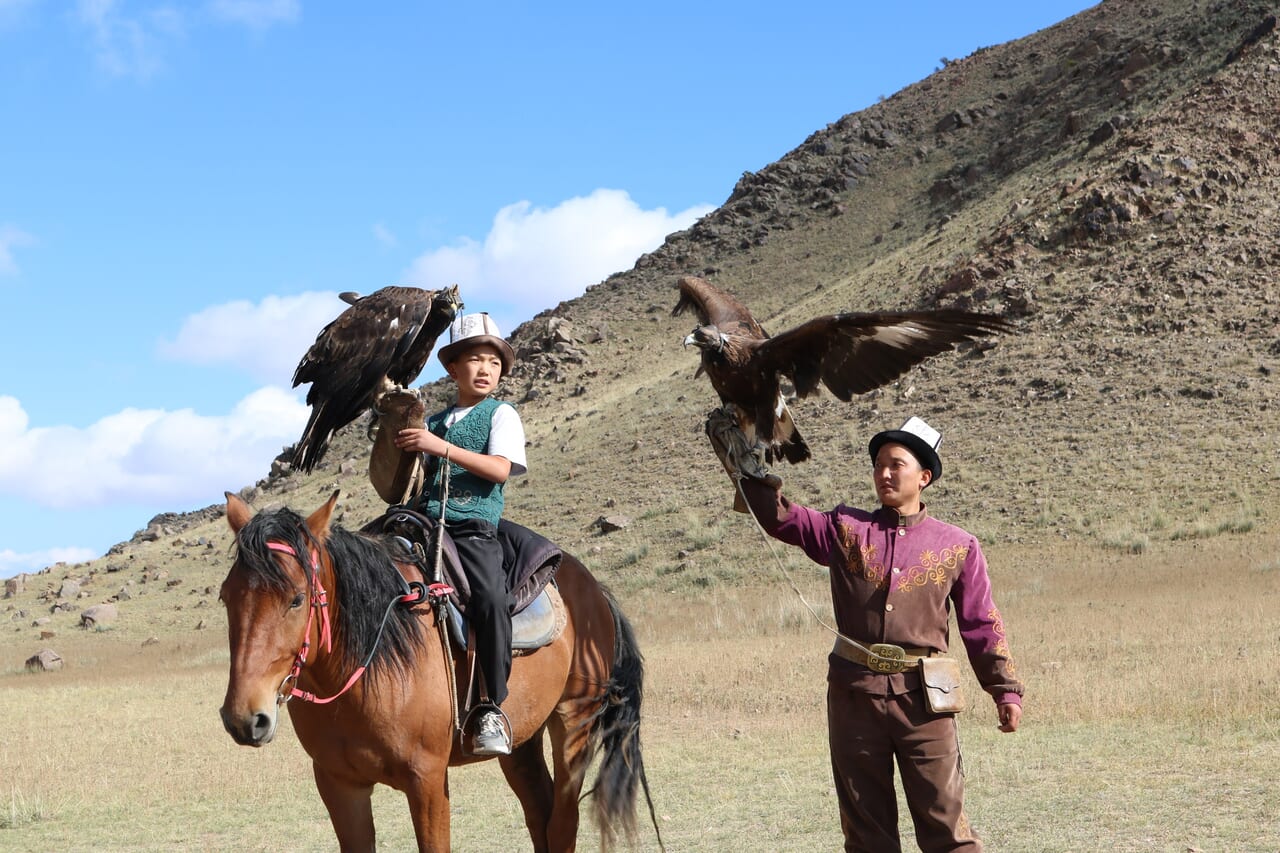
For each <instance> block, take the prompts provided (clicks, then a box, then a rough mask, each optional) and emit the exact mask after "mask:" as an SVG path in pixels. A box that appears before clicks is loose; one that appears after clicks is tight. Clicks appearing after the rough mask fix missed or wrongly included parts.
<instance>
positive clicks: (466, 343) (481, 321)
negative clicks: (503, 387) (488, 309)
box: [436, 312, 516, 376]
mask: <svg viewBox="0 0 1280 853" xmlns="http://www.w3.org/2000/svg"><path fill="white" fill-rule="evenodd" d="M477 344H489V345H490V346H492V347H493V348H495V349H496V350H497V351H498V357H499V358H501V359H502V375H503V376H506V375H507V374H508V373H510V372H511V367H512V365H514V364H515V363H516V354H515V350H513V349H511V344H509V343H507V342H506V340H505V339H503V337H502V333H501V332H499V331H498V324H497V323H495V322H493V318H492V317H490V316H489V315H488V314H487V313H484V312H481V313H478V314H463V315H462V316H461V317H458V318H457V319H455V320H454V321H453V322H452V323H451V324H450V325H449V345H448V346H443V347H440V349H439V350H437V351H436V356H437V357H438V358H439V359H440V363H441V364H443V365H444V366H445V367H448V366H449V364H450V363H451V362H452V361H453V360H454V359H455V358H457V357H458V356H459V355H461V354H462V353H463V352H464V351H465V350H468V349H470V348H471V347H473V346H476V345H477Z"/></svg>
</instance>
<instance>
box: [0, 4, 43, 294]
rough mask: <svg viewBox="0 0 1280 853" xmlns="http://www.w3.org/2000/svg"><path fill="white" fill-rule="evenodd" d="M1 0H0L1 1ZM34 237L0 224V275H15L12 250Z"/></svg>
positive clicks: (34, 239)
mask: <svg viewBox="0 0 1280 853" xmlns="http://www.w3.org/2000/svg"><path fill="white" fill-rule="evenodd" d="M2 1H3V0H0V2H2ZM35 242H36V238H34V237H32V236H31V235H30V234H28V233H27V232H25V231H23V230H21V229H19V228H15V227H14V226H12V225H0V276H4V275H17V274H18V264H17V261H15V260H14V259H13V250H14V249H20V248H23V247H26V246H33V245H35Z"/></svg>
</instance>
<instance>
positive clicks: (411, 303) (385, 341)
mask: <svg viewBox="0 0 1280 853" xmlns="http://www.w3.org/2000/svg"><path fill="white" fill-rule="evenodd" d="M340 298H341V299H342V300H343V301H344V302H346V303H348V304H349V305H350V306H351V307H349V308H347V309H346V310H345V311H343V312H342V313H341V314H339V315H338V317H337V318H336V319H335V320H334V321H333V322H331V323H330V324H329V325H327V326H325V327H324V328H323V329H321V330H320V334H318V335H316V341H315V343H313V344H312V345H311V349H309V350H307V354H306V355H304V356H303V357H302V361H300V362H298V369H297V370H296V371H294V374H293V387H295V388H297V387H298V386H299V385H302V384H303V383H306V382H310V383H311V388H310V389H309V390H308V391H307V404H308V405H309V406H311V417H310V418H309V419H308V420H307V426H306V429H304V430H303V432H302V438H301V439H299V440H298V443H297V444H296V445H295V446H294V451H293V466H294V467H295V468H298V469H300V470H303V471H310V470H312V469H313V468H314V467H315V466H316V465H317V464H318V463H319V462H320V460H321V459H323V458H324V454H325V451H326V450H327V449H328V448H329V441H330V439H332V438H333V435H334V433H336V432H337V431H338V430H340V429H342V428H343V427H344V426H346V425H347V424H349V423H351V422H352V421H354V420H355V419H356V418H358V417H360V415H362V414H364V412H365V410H367V409H370V408H374V409H375V410H376V406H377V402H378V400H379V399H381V398H382V396H383V395H385V394H387V393H389V392H392V391H398V390H403V389H404V388H405V386H407V385H408V384H409V383H410V382H412V381H413V380H414V379H415V378H416V377H417V376H418V374H419V373H421V372H422V368H423V367H425V366H426V363H427V359H428V358H429V357H430V356H431V350H432V349H433V348H434V347H435V343H436V338H438V337H440V335H441V334H443V333H444V331H445V330H446V329H448V328H449V324H450V323H452V322H453V318H454V317H456V316H457V314H458V312H459V311H460V310H462V300H461V299H460V298H459V296H458V286H457V285H456V284H455V285H453V286H451V287H447V288H444V289H443V290H423V289H421V288H418V287H384V288H382V289H380V290H375V291H374V292H373V293H370V294H369V295H368V296H363V297H362V296H360V295H358V294H356V293H353V292H351V291H347V292H344V293H342V294H341V295H340Z"/></svg>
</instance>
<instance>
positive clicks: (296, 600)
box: [289, 593, 306, 610]
mask: <svg viewBox="0 0 1280 853" xmlns="http://www.w3.org/2000/svg"><path fill="white" fill-rule="evenodd" d="M305 600H306V598H305V596H303V594H302V593H298V594H297V595H295V596H294V597H293V601H290V602H289V608H290V609H292V610H297V609H298V608H299V607H301V606H302V602H303V601H305Z"/></svg>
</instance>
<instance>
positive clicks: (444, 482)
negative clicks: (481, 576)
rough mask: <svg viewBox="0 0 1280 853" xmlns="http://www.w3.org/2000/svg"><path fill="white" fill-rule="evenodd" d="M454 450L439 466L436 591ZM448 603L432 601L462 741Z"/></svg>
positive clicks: (446, 448)
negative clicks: (446, 605) (450, 456)
mask: <svg viewBox="0 0 1280 853" xmlns="http://www.w3.org/2000/svg"><path fill="white" fill-rule="evenodd" d="M451 446H452V445H450V444H448V443H446V444H445V446H444V462H443V463H442V464H440V465H439V466H437V470H438V471H439V472H440V520H439V521H438V522H437V523H436V548H435V551H436V553H435V561H434V563H433V565H432V567H431V585H432V587H433V588H434V587H437V586H443V585H444V512H445V507H446V506H447V505H448V503H449V474H450V472H451V471H452V463H450V461H449V448H450V447H451ZM446 589H447V587H446ZM449 592H450V593H451V592H453V590H452V589H450V590H449ZM444 602H445V599H444V596H437V597H435V598H433V599H432V605H433V606H434V608H435V614H436V629H437V630H438V631H439V632H440V645H441V646H442V647H443V650H444V666H445V669H446V670H447V671H448V673H449V677H448V678H447V679H445V680H446V681H448V682H449V707H450V709H451V710H452V712H453V730H454V732H456V733H457V735H458V736H459V737H461V736H462V711H461V709H460V707H459V704H458V673H457V671H456V669H455V667H454V665H453V647H452V645H451V644H450V642H449V608H447V607H445V606H444Z"/></svg>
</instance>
